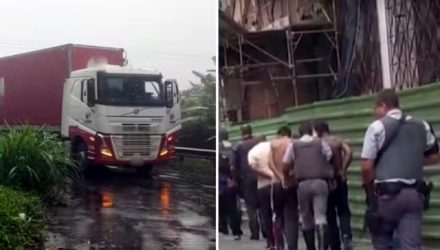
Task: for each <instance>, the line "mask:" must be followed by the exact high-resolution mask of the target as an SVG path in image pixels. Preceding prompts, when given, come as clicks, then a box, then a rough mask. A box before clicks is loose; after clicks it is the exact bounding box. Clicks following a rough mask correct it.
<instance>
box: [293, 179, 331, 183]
mask: <svg viewBox="0 0 440 250" xmlns="http://www.w3.org/2000/svg"><path fill="white" fill-rule="evenodd" d="M311 180H322V181H326V182H329V181H330V180H331V178H298V183H300V182H303V181H311Z"/></svg>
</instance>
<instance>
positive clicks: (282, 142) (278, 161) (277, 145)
mask: <svg viewBox="0 0 440 250" xmlns="http://www.w3.org/2000/svg"><path fill="white" fill-rule="evenodd" d="M291 142H292V140H291V139H290V138H289V137H287V136H286V137H281V138H278V139H275V140H274V141H272V144H271V153H272V162H273V164H271V165H272V166H271V168H272V171H274V172H275V174H276V176H277V178H279V179H280V180H281V181H286V180H287V179H290V178H286V177H285V174H284V163H283V156H284V153H285V152H286V149H287V147H288V146H289V144H290V143H291Z"/></svg>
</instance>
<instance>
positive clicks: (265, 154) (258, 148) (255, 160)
mask: <svg viewBox="0 0 440 250" xmlns="http://www.w3.org/2000/svg"><path fill="white" fill-rule="evenodd" d="M270 145H271V144H270V142H266V141H265V142H260V143H258V144H257V145H255V146H254V147H253V148H252V149H251V150H250V151H249V153H248V162H249V166H251V168H252V169H259V170H262V171H264V172H266V173H267V174H269V175H271V176H272V178H267V177H265V176H261V175H258V189H260V188H263V187H266V186H268V185H270V184H271V183H272V181H275V179H276V178H274V177H275V175H274V173H273V172H272V170H271V169H270V168H269V157H270Z"/></svg>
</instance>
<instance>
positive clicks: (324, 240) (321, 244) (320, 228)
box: [316, 225, 329, 250]
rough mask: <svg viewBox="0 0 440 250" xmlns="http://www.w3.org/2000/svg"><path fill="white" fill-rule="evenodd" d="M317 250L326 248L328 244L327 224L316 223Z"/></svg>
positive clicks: (325, 249)
mask: <svg viewBox="0 0 440 250" xmlns="http://www.w3.org/2000/svg"><path fill="white" fill-rule="evenodd" d="M316 233H317V235H318V250H327V249H328V246H329V240H328V232H327V225H317V227H316Z"/></svg>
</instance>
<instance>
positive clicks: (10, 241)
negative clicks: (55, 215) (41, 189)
mask: <svg viewBox="0 0 440 250" xmlns="http://www.w3.org/2000/svg"><path fill="white" fill-rule="evenodd" d="M43 228H44V224H43V209H42V204H41V202H40V199H39V198H38V197H37V196H33V195H31V194H27V193H24V192H21V191H16V190H13V189H11V188H7V187H2V186H0V249H38V248H39V247H40V246H41V244H42V238H43V235H42V232H43Z"/></svg>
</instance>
